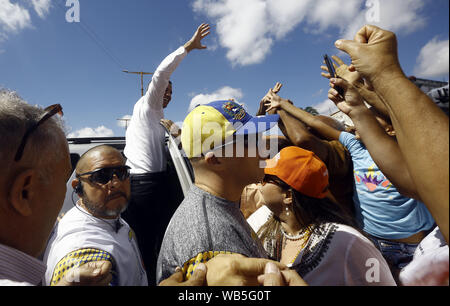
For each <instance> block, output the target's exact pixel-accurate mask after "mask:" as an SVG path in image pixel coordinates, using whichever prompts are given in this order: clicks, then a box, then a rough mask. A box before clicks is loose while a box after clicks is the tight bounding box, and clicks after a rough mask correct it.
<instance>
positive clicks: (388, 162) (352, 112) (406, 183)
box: [328, 79, 421, 200]
mask: <svg viewBox="0 0 450 306" xmlns="http://www.w3.org/2000/svg"><path fill="white" fill-rule="evenodd" d="M330 81H331V83H330V84H331V87H332V88H331V89H330V91H329V92H328V98H329V99H330V100H332V101H333V102H334V103H336V106H337V107H338V108H339V109H340V110H341V111H342V112H343V113H345V114H347V115H348V116H349V117H350V118H351V119H352V121H353V123H354V124H355V128H356V130H357V131H358V134H359V136H360V137H361V140H362V142H363V143H364V145H365V146H366V147H367V150H368V151H369V153H370V156H371V157H372V158H373V160H374V162H375V163H376V164H377V165H378V167H380V170H381V171H382V172H383V174H384V175H386V177H387V178H388V179H389V180H390V181H391V183H392V184H393V185H394V186H395V187H396V188H397V190H398V191H399V192H400V193H401V194H403V195H404V196H407V197H410V198H414V199H417V200H421V198H420V195H419V194H418V193H417V188H416V185H415V183H414V181H413V180H412V178H411V175H410V173H409V169H408V167H407V165H406V163H405V159H404V157H403V154H402V152H401V151H400V148H399V146H398V143H397V141H396V140H395V138H393V137H391V136H389V135H388V134H386V131H385V130H383V128H382V127H381V126H380V124H379V123H378V121H377V119H376V118H375V116H374V114H373V113H372V111H371V110H370V109H368V108H367V107H366V106H365V105H364V103H363V101H364V100H363V98H362V97H361V95H360V94H359V93H358V91H357V90H356V88H354V87H353V86H352V85H350V84H349V83H347V82H346V81H345V80H343V79H331V80H330ZM335 86H339V87H340V88H342V89H343V90H344V92H345V94H344V97H343V98H344V99H342V97H341V96H340V95H339V94H338V92H337V91H336V90H335V89H334V87H335Z"/></svg>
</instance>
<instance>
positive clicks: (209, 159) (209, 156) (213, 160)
mask: <svg viewBox="0 0 450 306" xmlns="http://www.w3.org/2000/svg"><path fill="white" fill-rule="evenodd" d="M205 162H206V164H208V165H210V166H212V165H219V164H220V162H219V159H218V158H217V157H216V155H214V153H213V152H208V153H206V155H205Z"/></svg>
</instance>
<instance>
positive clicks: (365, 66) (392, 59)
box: [335, 25, 403, 83]
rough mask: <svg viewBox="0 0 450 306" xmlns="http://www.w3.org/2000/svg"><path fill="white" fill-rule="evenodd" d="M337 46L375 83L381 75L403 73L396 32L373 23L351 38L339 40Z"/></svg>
mask: <svg viewBox="0 0 450 306" xmlns="http://www.w3.org/2000/svg"><path fill="white" fill-rule="evenodd" d="M335 45H336V47H337V48H338V49H340V50H342V51H344V52H346V53H347V54H348V55H350V57H351V58H352V67H350V70H353V69H356V70H357V71H358V72H359V73H360V74H361V75H362V76H363V77H364V78H366V79H368V80H369V81H371V83H373V82H374V81H376V80H377V79H379V78H380V77H381V75H383V74H384V75H386V74H388V75H391V76H392V75H403V72H402V69H401V67H400V63H399V60H398V50H397V38H396V36H395V34H394V33H392V32H389V31H386V30H383V29H380V28H378V27H376V26H373V25H366V26H364V27H363V28H361V29H360V30H359V31H358V33H357V34H356V36H355V39H354V40H353V41H351V40H342V39H341V40H338V41H336V43H335Z"/></svg>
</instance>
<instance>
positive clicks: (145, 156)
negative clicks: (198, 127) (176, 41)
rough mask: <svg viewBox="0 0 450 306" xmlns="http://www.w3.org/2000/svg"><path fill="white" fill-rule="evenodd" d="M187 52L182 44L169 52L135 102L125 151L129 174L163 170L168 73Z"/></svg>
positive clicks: (164, 161) (170, 73) (169, 74)
mask: <svg viewBox="0 0 450 306" xmlns="http://www.w3.org/2000/svg"><path fill="white" fill-rule="evenodd" d="M186 55H187V51H186V49H185V48H184V47H183V46H181V47H180V48H178V49H177V50H176V51H175V52H173V53H171V54H170V55H168V56H167V57H166V58H165V59H164V60H163V61H162V62H161V64H160V65H159V67H158V68H157V69H156V71H155V73H154V74H153V78H152V81H151V82H150V85H149V87H148V90H147V92H146V93H145V95H144V96H143V97H141V98H140V99H139V101H138V102H137V103H136V104H135V106H134V109H133V115H132V117H131V120H130V125H129V126H128V129H127V131H126V146H125V150H124V154H125V156H126V157H127V165H128V166H130V167H131V173H132V174H143V173H153V172H163V171H165V170H166V163H167V159H166V151H165V144H164V138H165V130H164V128H163V127H162V126H161V125H160V120H161V119H163V118H164V111H163V98H164V94H165V92H166V89H167V86H168V85H169V80H170V76H171V75H172V73H173V72H174V71H175V69H176V68H177V67H178V65H179V64H180V62H181V61H182V60H183V59H184V57H185V56H186Z"/></svg>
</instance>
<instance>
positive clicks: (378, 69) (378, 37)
mask: <svg viewBox="0 0 450 306" xmlns="http://www.w3.org/2000/svg"><path fill="white" fill-rule="evenodd" d="M336 47H338V48H339V49H341V50H342V51H344V52H346V53H348V54H349V55H350V57H351V58H352V63H353V66H354V68H355V69H356V70H357V71H358V72H359V73H360V74H361V75H362V76H363V77H364V78H367V79H368V80H369V81H370V83H371V84H372V85H373V88H374V90H375V92H376V93H377V94H378V96H379V97H380V98H381V100H382V101H383V103H384V104H385V105H386V108H387V109H388V112H389V116H390V118H391V120H392V124H393V126H394V128H395V131H396V134H397V140H398V144H399V146H400V149H401V151H402V154H403V156H404V157H405V161H406V164H407V166H408V169H409V171H410V173H411V176H412V178H413V180H414V182H415V183H416V186H417V191H418V193H419V194H420V197H421V198H422V200H423V201H424V203H425V204H426V205H427V207H428V209H429V211H430V212H431V214H432V215H433V217H434V219H435V220H436V223H437V224H438V226H439V228H440V230H441V232H442V234H443V235H444V237H445V240H446V242H447V243H448V242H449V119H448V117H447V116H446V115H445V113H444V112H442V111H441V110H440V109H439V107H438V106H437V105H436V104H435V103H433V101H432V100H431V99H430V98H429V97H428V96H427V95H426V94H424V93H423V92H422V91H421V90H420V89H419V88H418V87H417V86H415V85H414V84H413V83H412V82H411V81H410V80H408V78H407V77H406V76H405V74H404V73H403V71H402V68H401V66H400V63H399V60H398V51H397V39H396V36H395V34H394V33H392V32H389V31H385V30H382V29H380V28H378V27H375V26H370V25H369V26H364V27H363V28H362V29H361V30H360V31H358V33H357V34H356V36H355V39H354V41H345V40H338V41H337V42H336Z"/></svg>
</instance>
